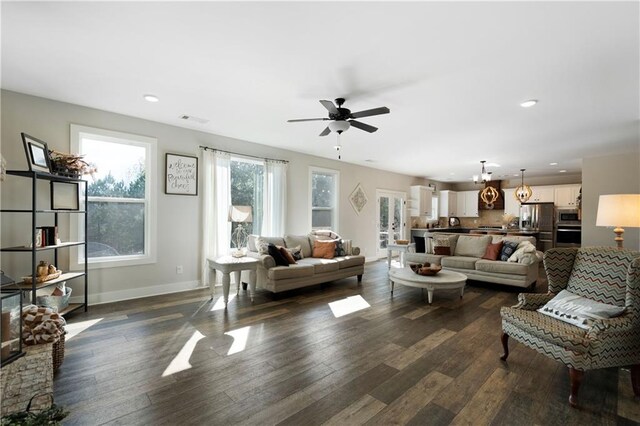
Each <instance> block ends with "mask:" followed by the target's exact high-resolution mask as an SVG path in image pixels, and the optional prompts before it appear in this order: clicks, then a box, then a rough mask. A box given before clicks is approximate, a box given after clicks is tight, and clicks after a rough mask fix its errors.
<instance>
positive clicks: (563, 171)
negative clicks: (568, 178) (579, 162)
mask: <svg viewBox="0 0 640 426" xmlns="http://www.w3.org/2000/svg"><path fill="white" fill-rule="evenodd" d="M558 173H567V171H566V170H558Z"/></svg>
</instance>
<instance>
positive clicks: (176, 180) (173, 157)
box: [164, 153, 198, 195]
mask: <svg viewBox="0 0 640 426" xmlns="http://www.w3.org/2000/svg"><path fill="white" fill-rule="evenodd" d="M164 192H165V194H174V195H198V157H192V156H190V155H181V154H169V153H167V154H166V167H165V186H164Z"/></svg>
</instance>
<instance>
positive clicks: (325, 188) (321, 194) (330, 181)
mask: <svg viewBox="0 0 640 426" xmlns="http://www.w3.org/2000/svg"><path fill="white" fill-rule="evenodd" d="M310 172H311V178H310V181H311V191H310V193H311V229H332V230H333V231H335V232H338V188H339V186H338V185H339V180H340V173H339V172H338V171H336V170H329V169H319V168H311V170H310Z"/></svg>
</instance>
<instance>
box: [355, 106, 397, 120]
mask: <svg viewBox="0 0 640 426" xmlns="http://www.w3.org/2000/svg"><path fill="white" fill-rule="evenodd" d="M389 112H390V111H389V108H387V107H380V108H373V109H368V110H365V111H360V112H352V113H351V118H362V117H369V116H372V115H380V114H389Z"/></svg>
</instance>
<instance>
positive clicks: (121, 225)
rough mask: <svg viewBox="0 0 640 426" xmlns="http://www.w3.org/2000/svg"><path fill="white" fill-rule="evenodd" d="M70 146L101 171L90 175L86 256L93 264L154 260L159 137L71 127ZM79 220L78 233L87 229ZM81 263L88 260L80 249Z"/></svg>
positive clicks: (109, 264)
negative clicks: (156, 154) (156, 152)
mask: <svg viewBox="0 0 640 426" xmlns="http://www.w3.org/2000/svg"><path fill="white" fill-rule="evenodd" d="M71 139H72V150H73V151H74V152H79V153H81V154H82V155H84V158H83V159H84V160H85V161H86V162H88V163H89V164H91V165H92V166H95V167H96V169H97V172H96V173H95V174H94V175H93V176H92V177H86V178H87V179H88V180H89V182H88V185H87V194H88V205H87V206H86V210H87V260H88V262H89V264H90V265H91V266H98V265H99V266H125V265H135V264H144V263H153V262H155V260H156V256H155V252H156V250H155V237H156V235H155V233H156V230H155V208H154V203H155V191H154V190H153V188H154V186H155V163H156V161H155V159H156V156H155V148H156V144H157V140H156V139H155V138H150V137H146V136H139V135H131V134H126V133H121V132H114V131H109V130H103V129H95V128H90V127H85V126H77V125H71ZM80 227H81V222H80V223H78V226H77V227H74V229H76V230H77V232H78V235H82V234H83V232H84V230H83V229H81V228H80ZM77 262H78V263H79V264H81V263H83V262H84V250H78V255H77Z"/></svg>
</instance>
